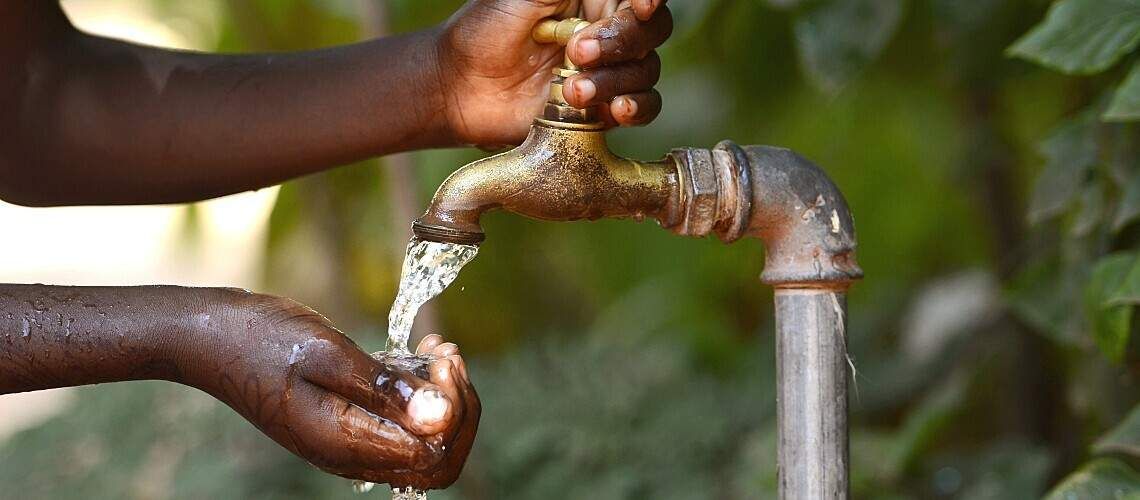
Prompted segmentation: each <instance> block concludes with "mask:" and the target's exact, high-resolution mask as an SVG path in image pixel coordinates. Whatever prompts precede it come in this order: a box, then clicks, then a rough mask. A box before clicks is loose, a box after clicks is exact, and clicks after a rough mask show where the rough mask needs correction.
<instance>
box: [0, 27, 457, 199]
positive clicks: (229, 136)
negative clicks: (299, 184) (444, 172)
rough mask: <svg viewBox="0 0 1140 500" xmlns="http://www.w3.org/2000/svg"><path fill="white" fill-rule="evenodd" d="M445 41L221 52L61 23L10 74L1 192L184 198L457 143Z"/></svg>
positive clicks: (428, 38) (1, 140)
mask: <svg viewBox="0 0 1140 500" xmlns="http://www.w3.org/2000/svg"><path fill="white" fill-rule="evenodd" d="M435 47H436V45H435V41H434V35H433V34H432V33H417V34H411V35H407V36H401V37H390V38H385V39H380V40H375V41H371V42H366V43H361V44H357V45H350V46H343V47H336V48H330V49H324V50H315V51H308V52H297V53H287V54H259V55H211V54H201V53H190V52H179V51H170V50H163V49H157V48H152V47H143V46H138V45H133V44H129V43H125V42H120V41H115V40H110V39H105V38H99V37H94V36H90V35H85V34H82V33H78V32H76V31H74V30H65V31H64V34H63V35H56V36H54V37H52V38H51V39H50V41H48V42H44V43H40V44H37V45H36V46H35V47H34V48H32V49H29V50H28V51H27V53H26V54H24V55H22V56H21V57H19V58H18V60H16V61H14V62H15V64H6V68H5V72H7V73H8V76H7V77H5V76H3V75H0V79H5V78H7V80H8V81H7V84H6V85H7V86H10V87H12V89H11V91H10V92H8V91H6V93H5V95H7V96H8V97H7V98H5V97H3V96H0V197H4V198H5V199H8V200H9V201H15V202H17V203H23V204H29V205H65V204H132V203H168V202H184V201H191V200H198V199H203V198H209V197H214V196H219V195H224V194H229V193H234V192H239V191H244V190H249V189H256V188H260V187H265V186H269V185H273V184H276V183H279V182H281V181H283V180H286V179H289V178H292V177H296V176H300V175H305V174H308V173H312V172H316V171H319V170H321V169H325V168H328V167H331V166H335V165H340V164H345V163H350V162H352V161H356V160H360V159H363V158H366V157H369V156H374V155H381V154H386V153H391V152H396V151H401V150H411V149H419V148H426V147H435V146H444V145H449V144H451V142H452V139H451V136H450V132H449V131H448V130H447V127H446V124H445V121H446V120H445V119H444V117H443V113H441V112H440V110H441V108H442V98H441V97H440V96H441V95H442V93H441V92H439V91H435V90H433V89H435V88H437V87H438V85H439V82H438V71H437V66H436V62H435V61H436V55H435V51H436V48H435ZM4 86H5V84H4V83H2V82H0V87H4ZM7 99H11V100H12V102H9V103H4V102H3V101H4V100H7Z"/></svg>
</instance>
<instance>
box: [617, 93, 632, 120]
mask: <svg viewBox="0 0 1140 500" xmlns="http://www.w3.org/2000/svg"><path fill="white" fill-rule="evenodd" d="M618 106H620V107H621V111H622V112H621V115H622V116H625V117H626V118H633V117H634V116H637V101H635V100H633V99H630V98H628V97H619V98H618Z"/></svg>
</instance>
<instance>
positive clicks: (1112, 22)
mask: <svg viewBox="0 0 1140 500" xmlns="http://www.w3.org/2000/svg"><path fill="white" fill-rule="evenodd" d="M1138 42H1140V2H1137V1H1134V0H1112V1H1093V0H1060V1H1058V2H1056V3H1055V4H1054V5H1053V7H1052V8H1051V9H1050V10H1049V13H1048V15H1047V16H1046V18H1045V20H1044V21H1043V22H1042V23H1041V24H1039V25H1038V26H1037V27H1035V28H1033V29H1032V30H1031V31H1030V32H1029V33H1028V34H1026V35H1025V36H1024V37H1022V38H1021V39H1020V40H1018V41H1017V42H1016V43H1015V44H1014V45H1013V46H1011V47H1010V48H1009V51H1008V52H1009V53H1010V54H1011V55H1015V56H1019V57H1023V58H1026V59H1029V60H1032V61H1035V62H1038V63H1039V64H1042V65H1045V66H1048V67H1051V68H1054V69H1057V70H1060V71H1063V72H1066V73H1080V74H1094V73H1100V72H1104V71H1106V70H1109V69H1110V68H1111V67H1112V66H1113V65H1114V64H1115V63H1117V62H1118V61H1119V60H1120V59H1122V58H1123V57H1124V56H1125V55H1126V54H1128V53H1130V52H1132V51H1133V50H1134V49H1135V48H1136V45H1137V43H1138ZM1100 87H1103V84H1102V85H1100ZM1101 91H1102V92H1103V93H1104V94H1105V95H1111V98H1110V99H1101V101H1107V104H1106V105H1102V104H1095V105H1093V106H1090V107H1088V108H1086V109H1085V110H1084V111H1082V112H1081V113H1079V114H1078V115H1077V116H1076V117H1075V118H1072V119H1069V120H1066V121H1065V122H1063V123H1062V124H1061V125H1060V126H1058V127H1057V128H1056V131H1055V132H1053V133H1052V134H1051V135H1050V137H1049V138H1048V139H1047V140H1046V141H1045V142H1044V143H1043V144H1042V148H1041V153H1042V155H1043V156H1044V157H1045V158H1046V166H1045V168H1044V170H1043V171H1042V173H1041V175H1040V176H1039V177H1038V180H1037V184H1036V188H1035V190H1034V194H1033V202H1032V204H1031V206H1030V211H1029V217H1030V219H1031V220H1033V221H1035V222H1038V223H1041V222H1044V221H1045V220H1047V219H1051V218H1054V217H1056V216H1059V215H1064V214H1068V219H1069V222H1068V226H1069V231H1068V233H1067V234H1066V238H1068V241H1067V242H1063V243H1062V245H1064V246H1068V247H1070V248H1080V249H1081V251H1080V252H1079V253H1076V254H1075V255H1073V258H1071V259H1070V261H1069V262H1070V267H1072V268H1078V269H1079V268H1084V267H1091V272H1090V273H1089V274H1088V278H1087V282H1086V283H1085V285H1084V292H1083V303H1084V307H1083V310H1084V315H1085V317H1086V318H1087V320H1088V331H1089V332H1090V336H1091V338H1092V340H1093V343H1094V344H1095V345H1096V347H1097V348H1098V349H1099V351H1100V352H1101V353H1102V354H1103V356H1104V357H1106V358H1107V359H1108V360H1110V361H1112V362H1115V363H1123V362H1127V361H1128V360H1129V359H1131V357H1132V356H1133V354H1132V353H1130V350H1129V346H1130V345H1131V344H1130V342H1131V340H1132V330H1133V328H1134V326H1133V321H1132V319H1133V315H1134V309H1135V306H1136V305H1137V304H1140V253H1138V252H1137V251H1136V249H1137V247H1138V246H1140V244H1138V243H1140V242H1138V241H1137V239H1136V236H1135V235H1134V234H1133V233H1134V231H1131V227H1132V223H1133V222H1135V221H1136V219H1137V217H1138V216H1140V164H1138V163H1140V162H1138V161H1137V160H1138V158H1140V157H1138V156H1137V154H1136V150H1137V148H1138V147H1140V146H1138V144H1137V143H1138V142H1140V137H1137V136H1136V134H1135V131H1136V130H1135V128H1134V126H1133V125H1127V124H1119V123H1121V122H1129V121H1135V120H1137V119H1140V110H1138V103H1140V69H1137V68H1136V67H1135V66H1134V67H1133V68H1132V70H1131V71H1129V72H1128V74H1127V75H1126V76H1125V77H1124V79H1123V82H1122V83H1120V84H1119V85H1117V86H1116V88H1115V90H1104V89H1102V90H1101ZM1108 122H1116V123H1117V124H1112V123H1108ZM1078 196H1079V198H1080V200H1081V202H1080V203H1079V204H1077V206H1074V203H1073V201H1074V199H1075V198H1077V197H1078ZM1057 220H1060V219H1055V221H1057ZM1138 412H1140V406H1137V407H1136V408H1134V409H1133V411H1132V412H1131V413H1130V415H1129V416H1128V417H1127V418H1125V419H1124V421H1123V422H1122V423H1121V424H1119V425H1118V426H1117V427H1116V429H1115V430H1113V431H1111V432H1110V433H1108V434H1107V435H1105V436H1103V437H1102V438H1100V439H1099V440H1098V441H1097V442H1096V443H1095V444H1094V445H1093V447H1092V450H1093V451H1094V452H1096V453H1111V452H1122V453H1133V454H1134V453H1135V452H1136V450H1137V446H1136V444H1137V443H1136V441H1137V436H1138V435H1140V417H1137V415H1138ZM1137 497H1140V474H1138V473H1137V472H1136V471H1135V470H1133V469H1132V468H1131V467H1130V466H1129V465H1128V464H1127V463H1124V462H1121V461H1117V460H1114V459H1108V458H1097V459H1095V460H1093V461H1091V462H1088V463H1087V464H1085V465H1084V466H1083V467H1081V468H1080V469H1079V470H1077V471H1076V472H1073V473H1072V474H1070V475H1069V476H1068V477H1067V478H1066V479H1065V480H1064V481H1063V482H1061V484H1059V485H1058V486H1057V487H1056V488H1054V489H1053V491H1052V492H1050V494H1049V496H1048V497H1047V498H1050V499H1069V498H1137Z"/></svg>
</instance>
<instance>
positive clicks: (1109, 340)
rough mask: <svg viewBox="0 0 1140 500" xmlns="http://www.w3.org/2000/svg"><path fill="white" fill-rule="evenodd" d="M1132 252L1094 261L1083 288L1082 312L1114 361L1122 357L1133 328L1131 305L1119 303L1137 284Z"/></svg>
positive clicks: (1139, 282) (1139, 276)
mask: <svg viewBox="0 0 1140 500" xmlns="http://www.w3.org/2000/svg"><path fill="white" fill-rule="evenodd" d="M1137 264H1138V261H1137V258H1136V255H1135V254H1132V253H1128V254H1117V255H1110V256H1108V257H1105V258H1103V259H1101V260H1100V261H1099V262H1097V264H1096V266H1095V267H1094V268H1093V272H1092V278H1091V279H1090V280H1089V284H1088V286H1087V288H1086V290H1085V311H1086V314H1087V315H1088V317H1089V318H1090V319H1091V320H1092V323H1093V339H1094V340H1095V341H1096V344H1097V346H1099V347H1100V350H1101V352H1103V353H1104V355H1105V356H1106V357H1108V358H1109V359H1111V360H1113V361H1117V362H1119V361H1120V360H1121V359H1122V358H1123V356H1124V347H1125V346H1126V345H1127V344H1128V336H1129V332H1130V331H1131V327H1132V305H1130V304H1122V303H1121V300H1122V299H1123V298H1126V297H1127V296H1128V295H1129V291H1130V290H1132V289H1133V287H1136V286H1140V269H1137Z"/></svg>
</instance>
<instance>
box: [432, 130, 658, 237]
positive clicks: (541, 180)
mask: <svg viewBox="0 0 1140 500" xmlns="http://www.w3.org/2000/svg"><path fill="white" fill-rule="evenodd" d="M676 186H677V168H676V165H675V163H674V162H673V161H672V160H671V159H669V158H666V159H664V160H661V161H656V162H643V161H637V160H630V159H627V158H622V157H619V156H617V155H615V154H613V153H612V152H611V151H610V149H609V147H608V146H607V145H606V139H605V132H604V131H602V130H599V129H597V128H596V127H594V126H591V125H588V124H566V123H557V122H550V121H547V120H543V119H537V120H535V123H534V125H533V126H532V127H531V131H530V135H529V136H528V137H527V138H526V140H525V141H524V142H523V143H522V145H520V146H518V147H517V148H514V149H512V150H510V151H507V152H504V153H500V154H498V155H495V156H491V157H489V158H484V159H482V160H478V161H475V162H472V163H470V164H468V165H466V166H464V167H463V168H460V169H459V170H457V171H455V172H454V173H453V174H451V176H450V177H448V178H447V180H445V181H444V182H443V184H442V185H440V187H439V189H438V190H437V191H436V194H435V196H434V197H433V198H432V200H431V204H430V205H429V206H428V209H427V211H426V212H425V213H424V214H423V216H421V217H420V218H419V219H417V220H416V221H415V223H413V224H412V231H413V232H414V233H415V235H416V236H417V237H419V238H421V239H426V240H432V241H442V242H449V243H462V244H476V243H479V242H480V241H482V240H483V237H484V236H483V228H482V226H481V225H480V223H479V221H480V217H481V216H482V215H483V213H485V212H487V211H488V210H493V209H503V210H506V211H508V212H513V213H516V214H519V215H524V216H527V217H532V218H536V219H544V220H553V221H569V220H578V219H598V218H601V217H618V218H622V217H630V218H634V219H638V220H641V219H642V218H644V217H652V218H654V219H657V220H658V221H659V222H660V223H661V224H662V225H666V226H669V225H671V224H673V223H674V221H675V220H677V219H678V218H679V215H678V210H679V208H680V207H679V206H678V200H677V198H676V196H675V195H674V193H676V191H677V187H676Z"/></svg>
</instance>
